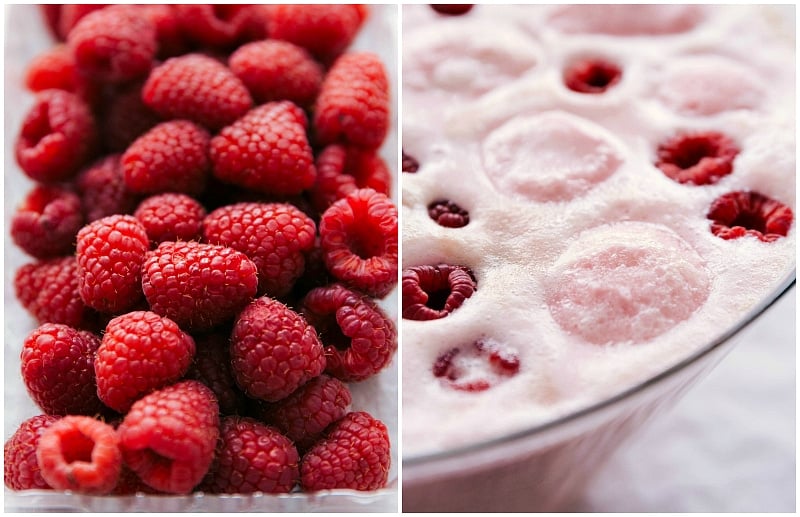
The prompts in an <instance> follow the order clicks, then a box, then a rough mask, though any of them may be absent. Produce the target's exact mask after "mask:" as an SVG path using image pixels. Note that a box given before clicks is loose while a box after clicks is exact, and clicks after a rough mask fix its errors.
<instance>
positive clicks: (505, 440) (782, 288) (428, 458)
mask: <svg viewBox="0 0 800 517" xmlns="http://www.w3.org/2000/svg"><path fill="white" fill-rule="evenodd" d="M796 280H797V268H796V267H795V268H793V269H792V270H791V271H790V272H789V273H788V274H787V275H786V276H784V277H783V278H782V279H781V280H780V281H779V282H778V283H777V287H776V288H775V290H774V291H772V293H771V294H770V296H767V297H765V298H764V299H763V300H762V301H761V302H759V303H758V304H756V305H755V306H754V307H753V308H752V309H751V310H750V311H749V312H748V313H747V314H746V315H745V316H744V317H743V318H742V319H741V320H739V321H738V322H737V323H736V324H734V325H732V326H731V327H729V328H728V329H727V330H726V331H725V332H722V333H721V334H719V335H718V336H717V337H716V338H714V339H712V340H711V341H710V342H709V343H708V344H707V345H705V346H703V347H701V348H700V349H698V350H697V351H695V352H694V353H692V354H690V355H689V356H687V357H685V358H684V359H682V360H681V361H679V362H677V363H675V364H673V365H672V366H670V367H669V368H667V369H665V370H664V371H662V372H661V373H659V374H657V375H655V376H653V377H650V378H648V379H645V380H644V381H641V382H639V383H637V384H634V385H633V386H631V387H629V388H626V389H625V390H623V391H620V392H619V393H617V394H616V395H614V396H611V397H608V398H605V399H603V400H601V401H599V402H597V403H595V404H592V405H589V406H586V407H584V408H582V409H579V410H577V411H573V412H571V413H568V414H566V415H563V416H561V417H558V418H556V419H554V420H550V421H548V422H544V423H542V424H539V425H536V426H534V427H531V428H528V429H524V430H522V431H517V432H514V433H509V434H506V435H503V436H501V437H499V438H493V439H491V440H484V441H481V442H477V443H473V444H469V445H465V446H462V447H457V448H454V449H450V450H446V451H441V452H436V453H431V454H423V455H420V456H415V457H410V458H403V459H402V465H403V468H404V469H407V468H412V469H413V468H420V467H424V466H427V465H434V464H436V463H437V462H442V461H449V460H454V459H456V458H458V457H459V456H464V455H469V454H474V453H481V452H485V451H486V450H487V449H491V448H493V447H499V446H506V445H509V444H511V443H513V442H516V441H518V440H525V439H529V438H533V437H535V436H536V435H539V434H544V433H545V432H548V431H552V430H553V429H555V428H556V427H559V426H562V425H567V424H569V423H572V422H576V421H578V420H581V419H584V418H587V417H590V416H594V415H596V414H597V413H599V412H601V411H603V410H605V409H608V408H611V407H613V406H615V405H616V404H618V403H621V402H622V401H624V400H626V399H628V398H631V397H633V396H635V395H637V394H639V393H642V392H644V391H646V390H650V389H652V388H653V387H655V386H657V385H658V384H661V383H662V382H663V381H665V380H666V379H668V378H670V377H672V376H673V375H676V374H678V373H680V372H681V371H683V370H685V369H686V368H688V367H689V366H691V365H693V364H694V363H696V362H697V361H699V360H700V359H702V358H703V357H705V356H707V355H708V354H710V353H711V352H713V351H715V350H716V349H718V348H719V347H721V346H723V345H724V344H725V343H728V342H729V341H730V340H731V338H732V337H734V336H735V335H736V334H738V333H739V332H741V331H742V330H744V329H745V328H746V327H747V326H749V325H750V324H751V323H753V322H754V321H755V320H756V319H757V318H758V317H759V316H760V315H761V314H763V313H764V312H765V311H766V310H767V309H769V308H770V307H771V306H772V305H773V304H774V303H776V302H777V301H778V300H779V299H781V297H783V295H784V294H786V293H787V292H789V291H790V290H791V288H792V287H794V286H795V283H796ZM404 472H405V470H404ZM406 475H407V473H406ZM408 477H409V478H410V477H411V476H408Z"/></svg>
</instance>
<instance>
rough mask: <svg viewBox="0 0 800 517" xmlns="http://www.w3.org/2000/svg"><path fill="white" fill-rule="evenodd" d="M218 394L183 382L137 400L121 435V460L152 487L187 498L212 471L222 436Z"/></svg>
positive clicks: (124, 422)
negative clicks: (216, 449)
mask: <svg viewBox="0 0 800 517" xmlns="http://www.w3.org/2000/svg"><path fill="white" fill-rule="evenodd" d="M219 423H220V422H219V407H218V406H217V401H216V399H215V398H214V394H213V393H212V392H211V390H210V389H208V388H207V387H206V386H204V385H203V384H201V383H199V382H197V381H182V382H179V383H177V384H173V385H172V386H168V387H166V388H163V389H161V390H159V391H154V392H153V393H150V394H149V395H146V396H144V397H143V398H141V399H139V400H138V401H136V402H135V403H134V404H133V406H132V407H131V409H130V411H128V414H127V415H126V416H125V419H124V420H123V421H122V424H121V425H120V426H119V429H118V430H117V433H118V434H119V437H120V448H121V449H122V457H123V459H124V460H125V464H127V465H128V466H129V467H130V468H131V470H133V471H134V472H136V474H137V475H138V476H139V478H141V479H142V481H144V482H145V483H146V484H147V485H148V486H150V487H152V488H155V489H156V490H160V491H162V492H167V493H174V494H187V493H189V492H191V490H192V488H194V487H195V486H196V485H197V484H198V483H200V481H201V480H202V479H203V476H205V475H206V473H207V472H208V469H209V467H210V466H211V462H212V460H213V459H214V447H215V446H216V444H217V438H218V437H219Z"/></svg>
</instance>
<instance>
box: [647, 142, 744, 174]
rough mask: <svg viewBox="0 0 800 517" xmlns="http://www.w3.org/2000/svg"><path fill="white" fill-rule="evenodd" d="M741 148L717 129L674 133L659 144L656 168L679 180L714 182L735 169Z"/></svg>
mask: <svg viewBox="0 0 800 517" xmlns="http://www.w3.org/2000/svg"><path fill="white" fill-rule="evenodd" d="M737 154H739V147H738V146H737V145H736V143H735V142H734V141H733V140H731V139H730V138H729V137H727V136H725V135H723V134H722V133H718V132H716V131H705V132H701V131H696V132H688V133H682V134H679V135H677V136H674V137H672V138H670V139H668V140H666V141H665V142H663V143H662V144H661V145H659V146H658V151H657V156H658V159H657V161H656V167H658V168H659V169H661V171H662V172H663V173H664V174H666V175H667V176H668V177H669V178H671V179H673V180H675V181H677V182H679V183H692V184H694V185H711V184H714V183H716V182H717V181H719V179H720V178H722V177H723V176H726V175H728V174H730V173H731V172H732V171H733V160H734V158H736V155H737Z"/></svg>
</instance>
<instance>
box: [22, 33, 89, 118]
mask: <svg viewBox="0 0 800 517" xmlns="http://www.w3.org/2000/svg"><path fill="white" fill-rule="evenodd" d="M25 87H26V88H28V90H30V91H32V92H41V91H44V90H50V89H55V90H64V91H67V92H70V93H74V94H76V95H77V96H78V97H80V98H81V99H82V100H84V101H85V102H86V103H88V104H90V105H91V104H94V103H95V102H97V101H98V99H99V98H100V88H99V86H98V85H97V84H95V83H94V82H92V81H90V80H89V79H88V78H87V77H84V76H82V75H81V74H79V73H78V68H77V67H76V66H75V58H74V57H73V56H72V52H71V51H70V49H69V47H67V46H66V45H58V46H56V47H53V48H51V49H49V50H47V51H45V52H44V53H42V54H39V55H38V56H37V57H35V58H34V59H33V60H32V61H31V62H30V64H28V68H27V70H26V71H25Z"/></svg>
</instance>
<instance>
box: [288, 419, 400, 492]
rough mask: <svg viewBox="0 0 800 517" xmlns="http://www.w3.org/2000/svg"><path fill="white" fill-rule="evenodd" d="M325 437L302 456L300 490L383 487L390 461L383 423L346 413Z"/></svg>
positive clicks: (389, 450) (374, 488)
mask: <svg viewBox="0 0 800 517" xmlns="http://www.w3.org/2000/svg"><path fill="white" fill-rule="evenodd" d="M326 434H327V438H325V439H323V440H321V441H320V442H318V443H317V444H316V445H315V446H314V447H312V448H311V450H309V451H308V452H307V453H306V454H305V455H304V456H303V460H302V463H301V465H300V483H301V485H302V487H303V489H304V490H307V491H309V492H311V491H317V490H328V489H333V488H350V489H354V490H377V489H379V488H383V487H384V486H386V482H387V481H388V479H389V467H390V466H391V461H392V457H391V445H390V444H389V432H388V430H387V429H386V425H384V423H383V422H381V421H380V420H377V419H375V418H373V417H372V416H370V415H369V414H367V413H365V412H363V411H358V412H353V413H348V414H347V416H345V417H344V418H342V419H341V420H339V421H338V422H336V423H335V424H333V425H332V426H331V428H330V429H329V430H328V432H327V433H326Z"/></svg>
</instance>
